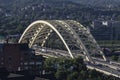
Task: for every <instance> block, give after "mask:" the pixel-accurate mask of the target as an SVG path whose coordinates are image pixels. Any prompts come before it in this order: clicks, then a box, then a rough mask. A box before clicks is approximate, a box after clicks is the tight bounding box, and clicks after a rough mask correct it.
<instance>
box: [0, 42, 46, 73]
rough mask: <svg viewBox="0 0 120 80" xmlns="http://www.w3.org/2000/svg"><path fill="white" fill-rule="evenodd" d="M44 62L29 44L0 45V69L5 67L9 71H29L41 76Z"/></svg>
mask: <svg viewBox="0 0 120 80" xmlns="http://www.w3.org/2000/svg"><path fill="white" fill-rule="evenodd" d="M43 60H44V59H43V57H42V56H41V55H39V56H38V55H37V56H36V55H35V51H34V50H32V49H29V47H28V45H27V44H10V43H7V44H6V43H5V44H0V67H5V68H6V69H7V70H8V71H11V72H13V71H14V72H16V71H23V70H29V71H31V72H32V73H33V74H39V73H40V71H41V69H42V64H43Z"/></svg>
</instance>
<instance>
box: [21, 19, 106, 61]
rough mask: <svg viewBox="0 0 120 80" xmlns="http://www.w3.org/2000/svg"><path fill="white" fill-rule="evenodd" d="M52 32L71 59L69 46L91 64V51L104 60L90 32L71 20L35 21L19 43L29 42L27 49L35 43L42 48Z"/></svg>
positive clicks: (71, 54) (71, 53)
mask: <svg viewBox="0 0 120 80" xmlns="http://www.w3.org/2000/svg"><path fill="white" fill-rule="evenodd" d="M52 32H55V33H56V34H57V35H58V36H59V38H60V40H61V41H62V42H63V44H64V46H65V47H66V49H67V51H68V53H69V55H70V57H71V58H74V56H75V55H74V54H73V52H72V49H71V47H70V46H71V45H74V46H77V47H78V48H79V49H80V51H82V52H83V54H84V55H85V57H86V59H87V60H88V61H91V62H93V59H92V58H91V53H94V51H93V50H96V52H98V53H99V54H100V55H101V56H102V57H103V59H104V60H105V56H104V54H103V53H102V51H101V50H100V47H99V45H98V44H97V43H96V41H95V39H94V38H93V37H92V35H91V34H90V32H89V31H88V30H87V29H86V28H85V27H84V26H82V25H81V24H80V23H79V22H76V21H73V20H38V21H35V22H33V23H31V24H30V25H29V26H28V27H27V28H26V30H25V31H24V32H23V34H22V36H21V38H20V39H19V43H25V42H29V47H32V46H33V44H35V43H41V46H44V44H45V43H46V40H47V39H48V37H49V36H50V35H51V33H52Z"/></svg>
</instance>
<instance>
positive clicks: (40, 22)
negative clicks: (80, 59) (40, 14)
mask: <svg viewBox="0 0 120 80" xmlns="http://www.w3.org/2000/svg"><path fill="white" fill-rule="evenodd" d="M35 24H45V25H48V26H49V27H50V28H51V29H52V30H54V31H55V32H56V34H57V35H58V36H59V37H60V39H61V40H62V42H63V44H64V45H65V47H66V48H67V50H68V52H69V54H70V56H71V57H72V58H74V56H73V54H72V52H71V50H70V48H69V47H68V45H67V43H66V41H65V40H64V39H63V37H62V35H61V34H60V33H59V32H58V30H57V29H56V28H55V27H54V26H53V25H52V24H50V23H49V22H47V21H43V20H39V21H35V22H33V23H32V24H30V26H28V27H27V29H26V30H25V31H24V32H23V34H22V36H21V38H20V40H19V43H21V41H22V39H23V37H24V35H25V34H26V33H27V31H28V30H29V29H31V28H32V27H34V25H35Z"/></svg>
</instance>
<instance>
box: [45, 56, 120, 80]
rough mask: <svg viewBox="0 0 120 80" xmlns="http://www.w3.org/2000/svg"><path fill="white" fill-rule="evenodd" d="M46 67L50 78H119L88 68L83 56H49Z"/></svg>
mask: <svg viewBox="0 0 120 80" xmlns="http://www.w3.org/2000/svg"><path fill="white" fill-rule="evenodd" d="M44 69H45V72H46V74H48V75H50V76H49V77H48V78H49V79H52V80H119V79H118V78H115V77H113V76H107V75H105V74H102V73H100V72H97V71H95V70H88V69H87V68H86V65H85V64H84V62H83V59H82V58H81V57H79V58H76V59H65V58H47V59H46V60H45V62H44ZM48 75H47V76H48ZM53 77H55V78H54V79H53Z"/></svg>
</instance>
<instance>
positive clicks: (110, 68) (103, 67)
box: [33, 47, 120, 78]
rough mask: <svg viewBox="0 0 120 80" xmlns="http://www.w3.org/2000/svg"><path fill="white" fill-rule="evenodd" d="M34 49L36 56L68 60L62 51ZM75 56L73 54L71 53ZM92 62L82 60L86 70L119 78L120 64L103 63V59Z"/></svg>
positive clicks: (67, 55) (95, 59)
mask: <svg viewBox="0 0 120 80" xmlns="http://www.w3.org/2000/svg"><path fill="white" fill-rule="evenodd" d="M33 49H35V53H36V55H43V56H45V57H55V58H58V57H65V58H70V55H69V54H68V52H67V51H63V50H58V49H50V48H47V49H46V48H40V47H39V48H38V47H33ZM73 54H75V53H73ZM76 56H83V57H84V55H83V54H78V55H76ZM93 60H94V61H95V63H91V62H88V61H86V60H84V62H85V64H86V66H87V68H89V69H95V70H96V71H99V72H102V73H104V74H107V75H112V76H115V77H119V78H120V63H118V62H113V61H104V60H103V59H99V58H94V57H93Z"/></svg>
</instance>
